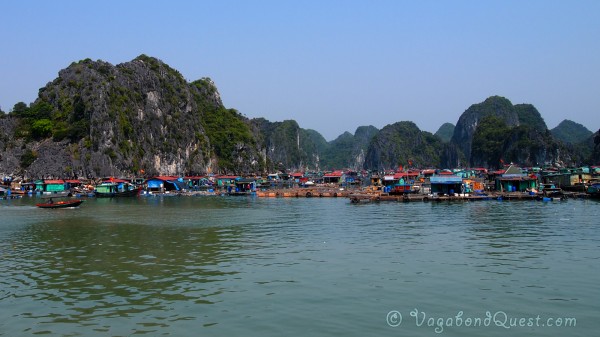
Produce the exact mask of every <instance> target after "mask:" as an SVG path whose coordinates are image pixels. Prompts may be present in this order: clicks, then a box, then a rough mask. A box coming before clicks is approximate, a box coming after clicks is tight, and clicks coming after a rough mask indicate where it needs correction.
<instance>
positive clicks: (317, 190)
mask: <svg viewBox="0 0 600 337" xmlns="http://www.w3.org/2000/svg"><path fill="white" fill-rule="evenodd" d="M349 194H350V192H348V191H347V190H339V189H334V188H323V187H311V188H288V189H285V188H284V189H274V190H265V191H256V196H257V197H261V198H347V197H348V195H349Z"/></svg>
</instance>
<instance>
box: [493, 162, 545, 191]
mask: <svg viewBox="0 0 600 337" xmlns="http://www.w3.org/2000/svg"><path fill="white" fill-rule="evenodd" d="M495 185H496V190H497V191H503V192H526V191H528V190H533V189H537V188H538V181H537V176H535V175H531V176H529V175H527V174H525V173H523V172H522V171H521V169H520V168H518V167H516V166H514V165H511V166H510V167H509V168H508V169H506V171H505V172H504V173H503V174H502V175H500V176H498V177H496V184H495Z"/></svg>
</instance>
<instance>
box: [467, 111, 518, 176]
mask: <svg viewBox="0 0 600 337" xmlns="http://www.w3.org/2000/svg"><path fill="white" fill-rule="evenodd" d="M509 131H510V127H509V126H508V125H507V124H506V122H505V121H504V120H502V119H501V118H499V117H496V116H493V115H490V116H487V117H484V118H482V119H481V120H480V121H479V124H478V125H477V128H476V129H475V133H474V134H473V145H472V147H471V164H472V165H485V166H488V167H498V166H499V165H500V161H501V159H502V155H503V147H504V141H505V139H506V136H507V134H508V133H509Z"/></svg>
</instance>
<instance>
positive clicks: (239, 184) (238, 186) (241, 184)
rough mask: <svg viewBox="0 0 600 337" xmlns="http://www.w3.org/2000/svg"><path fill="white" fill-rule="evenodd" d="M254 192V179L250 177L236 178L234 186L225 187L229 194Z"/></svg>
mask: <svg viewBox="0 0 600 337" xmlns="http://www.w3.org/2000/svg"><path fill="white" fill-rule="evenodd" d="M255 192H256V180H255V179H252V178H238V179H236V180H235V187H232V186H229V187H227V193H229V195H248V194H252V193H255Z"/></svg>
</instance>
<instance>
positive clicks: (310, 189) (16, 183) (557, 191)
mask: <svg viewBox="0 0 600 337" xmlns="http://www.w3.org/2000/svg"><path fill="white" fill-rule="evenodd" d="M156 196H164V197H171V196H255V197H259V198H324V197H333V198H348V199H349V201H350V202H352V203H364V202H383V201H396V202H411V201H421V202H428V201H433V202H441V201H477V200H539V201H560V200H565V199H568V198H600V166H589V167H580V168H570V169H566V168H562V169H558V168H521V167H518V166H516V165H508V166H506V167H505V168H504V169H501V170H495V171H492V170H488V169H485V168H472V169H454V170H449V169H445V170H440V169H422V170H418V169H402V168H399V169H398V170H396V171H393V172H378V173H373V172H366V171H362V172H357V171H352V170H336V171H330V172H292V173H283V172H278V173H273V174H268V175H266V176H263V177H260V176H251V177H247V176H235V175H206V176H183V177H177V176H155V177H149V178H130V179H124V178H115V177H107V178H102V179H91V180H90V179H87V180H86V179H39V180H34V181H26V180H24V179H19V178H13V177H4V178H3V180H2V185H1V186H0V198H2V199H15V198H22V197H41V198H43V199H46V200H47V201H46V202H42V203H39V204H37V206H38V207H41V208H62V207H76V206H79V205H80V204H81V203H82V202H83V201H82V198H94V197H96V198H116V197H156ZM57 198H61V199H63V198H64V199H65V200H61V201H54V200H53V199H57Z"/></svg>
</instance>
